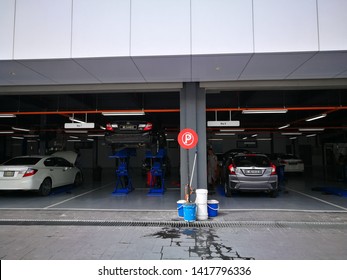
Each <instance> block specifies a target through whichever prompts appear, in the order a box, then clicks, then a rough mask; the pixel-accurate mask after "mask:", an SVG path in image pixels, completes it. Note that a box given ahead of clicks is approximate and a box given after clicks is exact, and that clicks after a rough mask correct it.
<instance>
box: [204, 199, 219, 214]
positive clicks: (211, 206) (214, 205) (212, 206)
mask: <svg viewBox="0 0 347 280" xmlns="http://www.w3.org/2000/svg"><path fill="white" fill-rule="evenodd" d="M218 210H219V201H218V200H214V199H213V200H207V214H208V216H209V217H216V216H218Z"/></svg>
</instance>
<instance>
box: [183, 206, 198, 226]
mask: <svg viewBox="0 0 347 280" xmlns="http://www.w3.org/2000/svg"><path fill="white" fill-rule="evenodd" d="M183 217H184V220H185V221H186V222H194V221H195V220H196V204H195V203H186V204H183Z"/></svg>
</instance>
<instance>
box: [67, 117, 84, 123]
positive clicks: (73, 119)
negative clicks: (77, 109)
mask: <svg viewBox="0 0 347 280" xmlns="http://www.w3.org/2000/svg"><path fill="white" fill-rule="evenodd" d="M69 120H70V121H72V122H78V123H86V122H85V121H81V120H79V119H75V118H74V117H69Z"/></svg>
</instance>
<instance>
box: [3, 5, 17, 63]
mask: <svg viewBox="0 0 347 280" xmlns="http://www.w3.org/2000/svg"><path fill="white" fill-rule="evenodd" d="M14 7H15V2H14V1H13V0H1V1H0V59H12V55H13V33H14Z"/></svg>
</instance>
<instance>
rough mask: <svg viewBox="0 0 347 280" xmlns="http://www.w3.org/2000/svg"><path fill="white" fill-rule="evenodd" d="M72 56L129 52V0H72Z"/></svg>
mask: <svg viewBox="0 0 347 280" xmlns="http://www.w3.org/2000/svg"><path fill="white" fill-rule="evenodd" d="M72 30H73V31H72V34H73V35H72V56H73V57H102V56H129V54H130V0H117V1H114V0H74V1H73V27H72Z"/></svg>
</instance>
